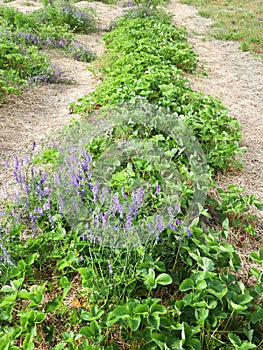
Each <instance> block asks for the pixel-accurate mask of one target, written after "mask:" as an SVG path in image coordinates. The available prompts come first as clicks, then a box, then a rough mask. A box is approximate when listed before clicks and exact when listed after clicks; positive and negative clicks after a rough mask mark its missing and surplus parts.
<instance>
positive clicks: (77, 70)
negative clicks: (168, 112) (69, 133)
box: [0, 0, 124, 183]
mask: <svg viewBox="0 0 263 350" xmlns="http://www.w3.org/2000/svg"><path fill="white" fill-rule="evenodd" d="M0 3H2V0H0ZM24 3H25V1H23V0H15V1H12V2H10V3H8V4H6V5H7V6H13V7H14V8H17V9H19V10H20V11H23V12H27V11H32V10H34V9H37V8H40V7H41V6H42V4H41V3H39V2H34V3H32V4H33V6H28V5H27V6H25V4H24ZM76 6H78V7H81V8H85V7H87V6H89V7H92V8H94V9H95V11H96V14H97V17H98V25H99V27H100V28H102V29H103V28H107V27H108V25H109V24H110V22H111V21H113V20H114V19H115V18H116V17H117V16H120V15H121V13H122V12H123V10H124V8H123V7H120V6H117V5H105V4H104V3H101V2H96V1H93V2H91V3H88V2H86V1H81V2H78V3H77V4H76ZM77 39H78V40H79V41H80V42H81V43H82V44H84V45H85V46H86V47H87V48H89V49H92V50H93V51H95V52H96V53H97V54H98V55H100V54H102V53H103V51H104V46H103V40H102V38H101V35H99V34H98V33H93V34H90V35H79V36H77ZM49 55H50V56H51V57H52V62H53V63H54V64H55V65H57V66H59V67H60V68H61V69H62V71H64V72H65V75H66V78H67V79H68V80H70V81H71V83H70V84H65V83H63V84H50V85H42V86H37V87H35V88H33V89H29V90H28V91H26V92H24V93H23V94H21V95H20V96H12V97H10V99H9V101H8V102H7V103H5V104H3V105H2V106H0V161H1V160H4V159H7V158H8V159H9V158H10V157H12V156H14V155H16V156H18V157H21V156H22V155H23V154H24V153H25V152H26V149H27V148H28V146H29V145H30V144H31V143H32V142H33V141H36V143H38V142H40V140H42V139H43V138H44V136H45V135H46V134H50V133H52V132H53V131H57V130H61V129H62V128H63V126H65V125H67V124H68V123H69V121H70V120H71V119H72V118H75V119H77V118H78V117H79V116H78V115H72V114H70V111H69V103H70V102H73V101H76V100H77V99H78V98H80V97H83V96H84V95H87V94H88V93H90V92H91V91H93V90H94V89H95V86H96V85H97V84H98V83H99V81H98V79H96V78H95V77H94V75H93V73H91V72H90V71H89V70H88V69H87V63H85V62H78V61H76V60H74V59H70V58H65V57H63V56H62V55H60V54H59V53H57V52H55V51H52V52H49ZM7 177H8V172H6V171H4V170H3V169H2V171H1V172H0V183H1V182H5V181H6V180H7Z"/></svg>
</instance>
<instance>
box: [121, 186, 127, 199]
mask: <svg viewBox="0 0 263 350" xmlns="http://www.w3.org/2000/svg"><path fill="white" fill-rule="evenodd" d="M121 194H122V197H123V198H124V199H127V198H128V195H127V193H126V192H125V189H124V187H122V189H121Z"/></svg>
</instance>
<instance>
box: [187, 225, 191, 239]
mask: <svg viewBox="0 0 263 350" xmlns="http://www.w3.org/2000/svg"><path fill="white" fill-rule="evenodd" d="M186 232H187V238H188V239H189V238H190V237H191V234H192V232H191V230H190V228H189V227H186Z"/></svg>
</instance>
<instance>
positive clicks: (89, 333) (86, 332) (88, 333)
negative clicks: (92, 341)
mask: <svg viewBox="0 0 263 350" xmlns="http://www.w3.org/2000/svg"><path fill="white" fill-rule="evenodd" d="M79 333H80V334H82V335H84V337H86V338H90V337H92V336H93V332H92V330H91V329H90V327H88V326H85V327H82V328H80V330H79Z"/></svg>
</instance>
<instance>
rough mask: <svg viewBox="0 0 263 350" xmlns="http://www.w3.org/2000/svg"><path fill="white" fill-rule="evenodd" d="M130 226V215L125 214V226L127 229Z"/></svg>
mask: <svg viewBox="0 0 263 350" xmlns="http://www.w3.org/2000/svg"><path fill="white" fill-rule="evenodd" d="M131 227H132V219H131V216H130V215H126V223H125V228H127V229H129V228H131Z"/></svg>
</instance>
